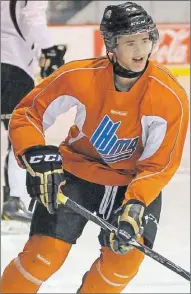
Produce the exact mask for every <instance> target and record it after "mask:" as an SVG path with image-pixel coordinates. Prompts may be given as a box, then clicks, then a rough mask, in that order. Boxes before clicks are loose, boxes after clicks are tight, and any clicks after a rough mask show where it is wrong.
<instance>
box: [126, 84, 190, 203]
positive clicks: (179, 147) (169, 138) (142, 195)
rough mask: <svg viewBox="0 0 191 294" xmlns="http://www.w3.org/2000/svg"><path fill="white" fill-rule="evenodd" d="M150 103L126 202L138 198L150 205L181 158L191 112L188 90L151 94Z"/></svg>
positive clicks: (168, 179) (144, 119)
mask: <svg viewBox="0 0 191 294" xmlns="http://www.w3.org/2000/svg"><path fill="white" fill-rule="evenodd" d="M155 95H157V94H155ZM151 106H152V115H151V116H150V114H149V115H148V116H147V115H145V116H144V117H142V129H143V135H142V141H143V145H144V150H143V153H142V156H141V157H140V159H139V161H138V163H137V166H136V171H137V173H136V177H135V178H134V179H133V180H132V182H131V183H130V185H129V186H128V189H127V191H126V195H125V196H126V197H125V201H124V202H126V201H127V200H129V199H137V200H140V201H142V202H143V203H145V204H146V205H149V204H150V203H151V202H152V201H153V200H154V199H155V198H156V197H157V196H158V195H159V193H160V192H161V190H162V189H163V188H164V187H165V185H166V184H167V183H168V182H169V181H170V179H171V178H172V176H173V175H174V173H175V172H176V170H177V169H178V167H179V165H180V162H181V157H182V152H183V147H184V142H185V137H186V131H187V126H188V116H189V115H188V99H187V97H186V94H185V93H183V91H181V93H180V95H178V94H177V93H175V92H174V91H169V89H167V90H164V89H163V92H160V91H159V93H158V97H157V98H156V97H153V98H151Z"/></svg>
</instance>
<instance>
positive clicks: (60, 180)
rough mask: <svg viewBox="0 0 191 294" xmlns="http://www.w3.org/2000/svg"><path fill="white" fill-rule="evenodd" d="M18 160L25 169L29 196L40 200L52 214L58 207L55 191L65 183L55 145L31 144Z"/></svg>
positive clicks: (60, 160)
mask: <svg viewBox="0 0 191 294" xmlns="http://www.w3.org/2000/svg"><path fill="white" fill-rule="evenodd" d="M19 160H20V161H21V163H22V164H23V166H24V167H25V168H26V170H27V175H26V186H27V191H28V193H29V195H30V196H31V198H33V199H35V200H37V201H39V202H41V203H42V204H43V205H44V206H45V207H46V208H47V210H48V211H49V213H51V214H54V213H55V212H56V209H57V208H58V201H57V193H58V192H59V191H60V187H61V186H62V185H65V177H64V172H63V169H62V159H61V156H60V153H59V151H58V148H57V147H56V146H51V145H47V146H33V147H29V148H28V149H26V150H25V152H24V154H23V155H22V156H19Z"/></svg>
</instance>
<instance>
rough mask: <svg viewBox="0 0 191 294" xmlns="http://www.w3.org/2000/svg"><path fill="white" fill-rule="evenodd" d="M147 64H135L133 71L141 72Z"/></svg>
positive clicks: (132, 67)
mask: <svg viewBox="0 0 191 294" xmlns="http://www.w3.org/2000/svg"><path fill="white" fill-rule="evenodd" d="M145 65H146V62H142V63H141V64H133V65H132V66H131V70H132V71H134V72H140V71H142V70H143V69H144V68H145Z"/></svg>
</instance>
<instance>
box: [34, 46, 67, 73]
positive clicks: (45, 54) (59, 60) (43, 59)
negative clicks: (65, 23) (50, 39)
mask: <svg viewBox="0 0 191 294" xmlns="http://www.w3.org/2000/svg"><path fill="white" fill-rule="evenodd" d="M66 50H67V48H66V46H65V45H55V46H53V47H50V48H47V49H42V54H41V56H40V60H39V66H40V68H41V70H40V76H41V78H46V77H48V76H49V75H50V74H52V73H53V72H54V71H55V70H57V69H58V68H59V67H60V66H61V65H63V64H64V63H65V61H64V55H65V53H66Z"/></svg>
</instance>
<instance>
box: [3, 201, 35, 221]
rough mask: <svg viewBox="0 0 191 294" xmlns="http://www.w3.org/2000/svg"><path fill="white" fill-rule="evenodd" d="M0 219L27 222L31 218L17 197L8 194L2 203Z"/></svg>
mask: <svg viewBox="0 0 191 294" xmlns="http://www.w3.org/2000/svg"><path fill="white" fill-rule="evenodd" d="M2 219H3V220H14V221H21V222H27V223H29V222H31V219H32V213H31V212H29V211H28V210H27V209H26V207H25V205H24V203H23V202H22V201H21V199H20V198H19V197H11V196H10V197H9V199H8V200H7V201H6V202H5V203H4V204H3V209H2Z"/></svg>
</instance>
